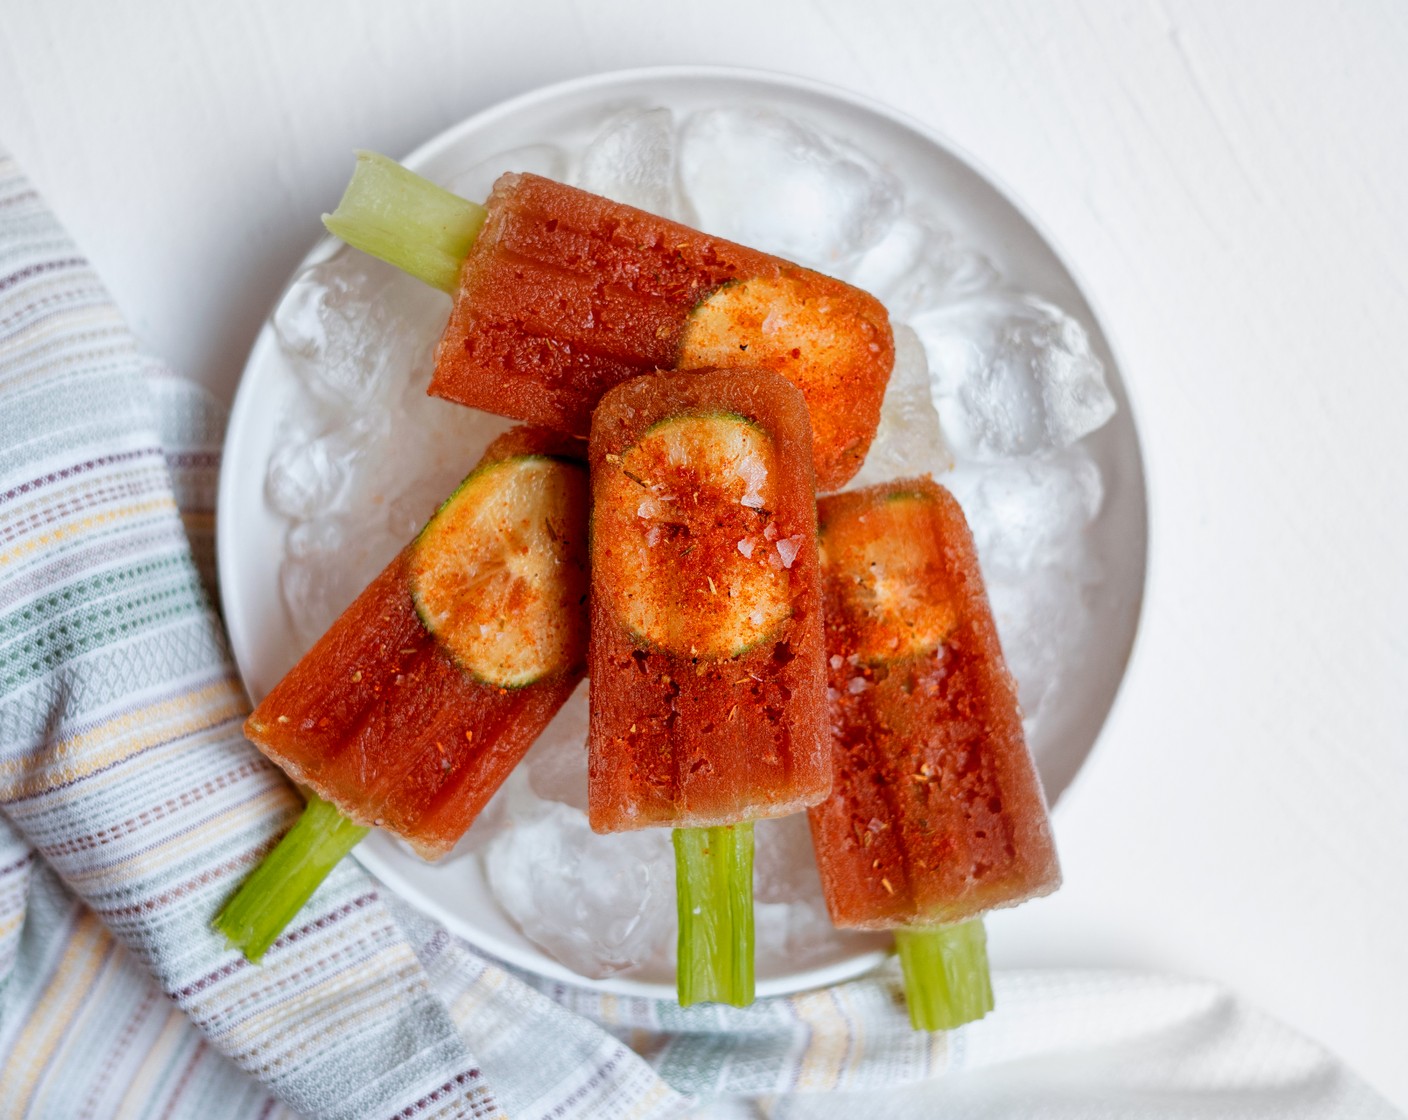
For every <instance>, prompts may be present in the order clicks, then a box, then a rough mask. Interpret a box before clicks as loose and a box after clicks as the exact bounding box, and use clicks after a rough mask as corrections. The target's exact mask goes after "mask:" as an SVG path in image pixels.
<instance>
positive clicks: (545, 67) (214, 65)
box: [0, 0, 1408, 1106]
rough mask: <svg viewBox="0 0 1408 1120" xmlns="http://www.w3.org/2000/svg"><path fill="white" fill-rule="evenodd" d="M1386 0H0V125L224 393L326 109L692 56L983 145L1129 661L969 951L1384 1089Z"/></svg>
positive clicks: (281, 264)
mask: <svg viewBox="0 0 1408 1120" xmlns="http://www.w3.org/2000/svg"><path fill="white" fill-rule="evenodd" d="M1405 59H1408V5H1405V4H1403V3H1397V2H1392V0H1362V2H1360V3H1356V4H1347V3H1339V4H1335V3H1329V2H1323V0H1322V2H1314V0H1266V2H1255V3H1231V2H1228V0H1197V2H1192V0H1189V2H1174V0H1169V2H1167V3H1157V2H1150V3H1134V2H1129V3H1125V2H1118V0H1112V2H1108V3H1096V2H1094V0H1090V2H1087V3H1081V4H1077V3H1056V2H1051V0H1025V2H1019V0H1002V2H987V3H980V2H976V0H975V2H971V3H935V2H933V0H874V2H872V3H862V2H860V0H854V2H849V3H847V2H835V3H827V2H825V0H815V2H812V3H806V2H804V0H707V2H699V0H694V2H691V3H673V4H672V3H666V2H664V0H651V2H641V3H628V2H624V0H578V2H576V3H573V2H571V0H544V2H541V3H536V4H532V3H526V2H519V3H512V2H502V0H501V2H499V3H494V4H488V3H483V2H480V3H470V2H468V0H444V2H432V0H399V2H394V3H393V2H389V0H363V2H351V0H328V2H313V0H297V2H294V3H287V2H283V3H280V2H276V0H267V2H257V3H255V2H246V3H238V4H220V5H216V4H197V3H190V2H181V0H159V2H149V3H146V4H136V3H132V4H112V3H107V2H103V0H93V2H90V3H77V2H61V3H60V2H47V3H41V2H40V0H23V2H17V0H4V2H3V3H0V145H3V146H5V147H7V148H9V150H10V151H11V152H12V153H13V154H15V155H16V156H18V157H19V159H20V161H21V163H22V165H23V166H24V167H25V168H26V169H27V171H28V172H29V174H30V175H31V177H32V178H33V179H34V180H35V181H36V183H37V184H38V186H39V187H40V188H41V189H42V190H43V191H44V192H45V193H46V195H47V196H48V199H49V201H50V203H51V204H52V205H53V207H54V208H55V209H56V210H57V212H58V214H59V216H60V217H61V218H62V219H63V220H64V221H65V222H66V223H67V224H68V226H69V228H70V229H71V230H72V232H73V233H74V235H75V236H76V237H77V239H78V241H79V243H80V244H81V245H82V246H83V248H84V249H85V250H86V251H87V252H88V253H89V254H90V255H91V257H92V258H93V260H94V262H95V263H96V265H97V267H98V269H99V271H100V272H101V273H102V275H103V276H104V277H105V279H106V281H107V283H108V284H109V286H110V287H111V289H112V291H113V293H114V295H115V296H116V298H117V301H118V303H119V304H120V305H121V306H122V308H123V309H124V311H125V312H126V313H127V315H128V317H129V319H130V321H131V322H132V324H133V325H134V327H135V328H136V330H137V332H138V334H139V335H140V336H141V338H142V339H143V341H144V342H145V343H146V344H147V345H148V346H149V348H150V349H151V350H152V351H154V352H155V353H157V354H159V355H161V356H162V357H164V358H165V359H166V360H167V361H168V362H170V363H171V364H172V365H174V366H175V367H177V368H178V369H180V370H182V371H183V372H185V373H187V374H188V375H190V376H192V377H195V378H198V379H200V380H201V381H203V382H205V383H206V384H208V385H209V386H211V387H212V388H213V389H215V391H216V392H218V393H219V394H220V395H221V396H223V397H226V398H227V399H228V397H229V396H230V394H231V393H232V392H233V389H234V386H235V383H236V381H237V378H238V374H239V371H240V368H241V366H242V364H243V361H244V357H245V354H246V352H247V350H248V347H249V345H250V344H251V342H252V341H253V339H254V336H255V333H256V331H257V328H258V326H259V324H260V322H261V320H262V318H263V316H264V314H265V313H266V311H267V310H268V308H269V306H270V304H271V303H272V301H273V300H274V298H275V297H276V296H277V295H278V293H279V290H280V288H281V287H282V284H283V282H284V279H285V278H286V276H287V274H288V272H289V271H290V270H291V268H292V267H293V265H294V264H295V263H296V261H297V260H298V259H299V258H300V257H301V256H302V255H303V253H304V252H305V251H306V249H307V248H308V247H309V246H310V244H311V243H312V242H313V240H314V239H315V238H316V236H317V235H318V234H319V232H320V231H319V226H318V214H319V213H321V212H322V211H323V210H326V209H330V208H331V206H332V204H333V203H334V202H335V201H336V198H337V195H338V193H339V189H340V186H341V184H342V181H343V179H344V177H345V175H346V173H347V169H348V153H349V151H350V150H351V149H352V148H354V147H370V148H376V149H379V150H384V151H390V152H404V151H408V150H409V149H410V148H412V147H413V146H415V145H416V144H417V143H419V142H420V141H421V140H423V139H424V138H426V137H428V136H430V135H431V134H433V133H435V132H438V131H439V130H440V129H442V128H444V127H445V126H447V125H449V124H451V123H453V122H455V121H457V120H459V119H460V118H462V117H464V116H466V115H468V114H470V113H472V112H474V111H476V110H478V109H480V108H483V107H484V106H486V105H488V104H490V103H492V102H494V101H497V100H499V99H501V98H503V97H505V96H508V95H511V94H515V93H519V92H522V91H525V90H528V89H531V88H533V87H535V86H538V85H542V84H545V83H548V82H552V81H556V80H559V79H562V78H568V77H574V76H577V75H581V74H587V73H592V72H595V71H600V70H610V69H618V68H626V67H635V66H644V65H655V64H662V63H712V64H732V65H743V66H754V67H762V68H768V69H776V70H785V71H790V72H792V73H796V74H801V75H804V76H807V77H812V78H817V79H821V80H825V81H830V82H833V83H836V84H839V85H842V86H845V87H848V88H850V89H853V90H856V91H858V92H861V93H864V94H868V95H870V96H872V97H875V98H878V99H879V100H882V101H885V102H888V103H889V104H891V105H893V106H895V107H896V108H899V109H901V110H904V111H906V112H908V113H910V114H912V115H913V116H915V117H917V118H918V119H919V120H921V121H922V122H924V123H926V124H928V125H929V126H931V127H933V128H935V129H937V130H938V131H939V132H940V133H941V134H943V135H945V136H947V137H949V138H950V139H952V140H953V141H955V142H956V143H957V144H958V145H960V146H961V147H963V148H965V149H967V150H968V151H970V152H972V153H973V154H974V155H975V156H976V157H977V159H978V160H979V161H980V162H981V163H982V164H984V165H986V166H987V167H988V168H989V169H991V170H992V171H993V172H994V173H995V174H996V176H997V177H998V178H999V179H1000V180H1001V181H1004V182H1005V183H1006V184H1007V185H1008V186H1009V187H1010V188H1011V189H1012V190H1013V192H1014V193H1015V194H1016V195H1017V197H1018V198H1020V199H1021V200H1023V201H1024V202H1025V203H1026V205H1027V206H1028V207H1029V208H1030V209H1031V211H1032V212H1033V213H1034V214H1035V215H1036V216H1037V217H1038V219H1039V220H1040V221H1041V222H1042V223H1043V224H1044V225H1045V227H1046V228H1047V229H1048V230H1049V231H1050V232H1051V233H1052V234H1053V235H1054V238H1055V240H1056V242H1057V244H1058V245H1060V246H1061V247H1062V249H1063V250H1064V251H1065V253H1066V254H1067V256H1068V258H1069V259H1070V260H1071V261H1072V262H1073V263H1074V265H1075V267H1076V270H1077V272H1078V273H1079V274H1080V276H1081V278H1082V280H1083V283H1084V285H1085V287H1086V291H1087V294H1088V295H1089V297H1090V298H1091V301H1092V303H1093V304H1094V305H1095V307H1096V309H1097V312H1098V313H1099V314H1100V315H1101V318H1102V321H1103V323H1104V326H1105V328H1106V331H1107V332H1108V334H1109V335H1110V336H1111V338H1112V340H1113V342H1114V344H1115V346H1116V348H1117V349H1118V350H1119V352H1120V353H1121V356H1122V358H1123V360H1124V375H1125V379H1126V383H1127V385H1128V387H1129V390H1130V393H1131V395H1132V397H1133V399H1134V405H1135V409H1136V415H1137V420H1138V422H1139V425H1140V430H1141V434H1142V438H1143V441H1144V452H1145V456H1146V467H1147V470H1148V474H1149V486H1150V498H1151V524H1152V550H1151V563H1150V581H1149V586H1148V593H1147V598H1146V604H1145V614H1144V619H1143V623H1142V627H1141V632H1140V636H1139V640H1138V644H1137V647H1136V650H1135V655H1134V660H1133V662H1132V664H1131V667H1130V672H1129V676H1128V678H1127V680H1126V684H1125V687H1124V691H1123V693H1122V695H1121V698H1120V700H1119V702H1118V704H1117V706H1116V709H1115V712H1114V715H1113V717H1112V718H1111V721H1110V722H1109V724H1108V725H1107V727H1106V730H1105V733H1104V735H1103V736H1102V738H1101V741H1100V744H1099V745H1098V747H1097V750H1096V753H1095V754H1094V755H1093V756H1092V758H1091V760H1090V762H1089V763H1088V765H1087V767H1086V769H1085V770H1084V771H1083V772H1082V774H1081V776H1080V777H1079V778H1078V779H1077V781H1076V783H1075V785H1074V786H1073V787H1072V788H1071V789H1070V791H1069V792H1068V793H1067V795H1066V797H1065V799H1064V800H1063V802H1062V804H1061V806H1060V809H1059V812H1058V814H1057V822H1056V823H1057V831H1058V838H1059V841H1060V844H1061V850H1062V857H1063V864H1064V866H1065V869H1066V873H1067V884H1066V886H1065V888H1064V889H1063V891H1062V892H1061V893H1060V894H1058V895H1057V896H1055V897H1053V898H1051V899H1049V900H1045V901H1042V902H1040V903H1035V904H1032V905H1030V906H1027V907H1024V908H1023V909H1022V910H1020V911H1017V912H1014V913H1012V914H1010V915H1002V916H1000V917H999V918H997V919H994V921H993V923H992V925H993V934H994V943H993V956H994V960H995V963H996V964H997V965H998V966H1005V965H1014V964H1061V963H1079V964H1097V965H1111V966H1127V967H1139V968H1146V967H1155V968H1163V969H1171V970H1176V971H1179V972H1184V973H1190V974H1195V975H1200V976H1207V977H1212V978H1215V979H1218V980H1220V981H1223V982H1225V983H1226V984H1228V985H1230V986H1231V987H1232V988H1234V989H1235V990H1237V991H1238V992H1239V993H1240V994H1242V995H1244V996H1246V997H1248V998H1250V999H1252V1000H1254V1001H1256V1002H1258V1003H1260V1004H1262V1005H1263V1006H1265V1007H1266V1008H1268V1009H1269V1010H1271V1011H1272V1012H1274V1013H1275V1014H1277V1015H1279V1016H1281V1017H1282V1018H1284V1019H1286V1020H1288V1021H1290V1022H1292V1023H1294V1024H1296V1025H1298V1026H1299V1027H1301V1028H1302V1029H1303V1030H1305V1031H1306V1032H1308V1033H1310V1034H1312V1035H1314V1036H1316V1037H1318V1038H1320V1039H1321V1040H1323V1041H1325V1042H1326V1043H1327V1044H1329V1045H1330V1046H1331V1047H1332V1048H1333V1049H1334V1050H1335V1051H1337V1052H1338V1053H1339V1054H1341V1055H1342V1056H1344V1057H1345V1058H1346V1059H1347V1060H1348V1061H1349V1062H1350V1063H1351V1064H1352V1065H1353V1066H1354V1067H1355V1068H1357V1069H1358V1070H1359V1071H1360V1072H1362V1073H1363V1074H1364V1075H1365V1076H1367V1077H1368V1078H1369V1079H1370V1080H1371V1081H1372V1082H1373V1083H1374V1084H1376V1085H1377V1086H1379V1087H1380V1088H1381V1089H1382V1090H1383V1091H1384V1092H1385V1093H1386V1094H1388V1095H1389V1096H1390V1098H1391V1099H1393V1100H1394V1101H1395V1102H1396V1103H1397V1104H1399V1105H1400V1106H1408V1062H1405V1061H1404V1056H1403V1054H1404V1045H1405V1043H1408V590H1405V579H1408V533H1405V530H1404V521H1405V519H1408V481H1405V480H1408V465H1405V454H1404V450H1403V441H1402V440H1401V439H1399V438H1396V437H1397V436H1398V433H1399V431H1400V430H1401V429H1402V428H1403V426H1404V418H1405V416H1408V359H1405V343H1408V263H1405V262H1408V218H1405V216H1404V215H1405V205H1408V204H1405V195H1404V192H1405V187H1408V66H1405V64H1404V60H1405Z"/></svg>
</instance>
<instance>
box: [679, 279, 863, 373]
mask: <svg viewBox="0 0 1408 1120" xmlns="http://www.w3.org/2000/svg"><path fill="white" fill-rule="evenodd" d="M844 326H848V324H838V315H837V313H836V309H835V308H834V307H833V306H832V304H831V302H830V301H829V300H827V299H825V298H823V297H819V296H818V295H817V294H816V292H814V291H813V290H812V288H811V286H810V285H808V284H807V283H805V282H804V280H803V279H802V278H800V277H796V276H778V277H763V276H755V277H752V278H751V279H748V280H738V281H734V282H731V283H728V284H724V285H723V286H721V287H719V288H716V289H715V290H714V291H713V292H712V293H710V295H709V297H708V298H707V299H705V300H703V301H701V302H700V303H699V304H698V305H697V306H696V307H695V308H694V310H693V311H691V312H690V314H689V319H688V321H687V322H686V323H685V329H684V335H683V336H682V337H681V339H680V359H679V362H678V363H677V364H678V366H679V368H680V369H699V368H704V367H706V366H737V365H739V364H740V363H741V362H747V364H749V365H754V366H763V367H766V368H768V369H773V370H777V371H778V372H781V373H783V374H785V375H786V376H787V378H788V379H789V380H790V381H792V383H793V384H794V385H796V386H797V387H798V388H799V389H801V390H802V391H803V392H806V391H807V390H808V389H809V388H810V387H812V386H820V385H826V384H829V383H830V382H831V381H832V380H834V378H835V377H836V370H837V359H838V358H841V357H843V356H844V355H843V354H842V353H839V352H840V351H844V350H847V349H848V348H849V347H850V345H851V344H852V343H851V340H850V338H849V332H847V331H846V330H844V329H842V328H843V327H844Z"/></svg>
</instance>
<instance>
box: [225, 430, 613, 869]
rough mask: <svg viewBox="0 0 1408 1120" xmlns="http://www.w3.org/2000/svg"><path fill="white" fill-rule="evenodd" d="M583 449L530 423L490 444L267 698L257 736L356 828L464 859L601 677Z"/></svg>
mask: <svg viewBox="0 0 1408 1120" xmlns="http://www.w3.org/2000/svg"><path fill="white" fill-rule="evenodd" d="M574 442H576V443H577V449H576V450H575V451H574V448H573V447H572V446H571V445H572V444H573V443H574ZM580 446H581V445H580V443H579V442H577V441H572V440H570V439H568V438H567V437H564V436H562V435H560V434H557V433H554V432H549V431H544V430H537V429H524V428H518V429H514V430H512V431H510V432H508V433H506V434H505V435H504V436H502V437H500V438H499V439H498V440H496V441H495V442H494V443H493V444H491V445H490V447H489V449H488V451H486V452H485V455H484V457H483V458H482V459H481V460H480V463H479V465H478V466H477V467H476V468H475V470H474V472H473V473H472V474H471V475H470V476H469V478H467V479H466V480H465V482H464V483H463V484H462V485H461V486H460V488H459V490H457V491H456V493H455V495H454V496H453V497H452V498H451V499H450V500H449V501H447V502H446V503H445V505H444V506H442V507H441V510H440V511H439V512H438V513H437V514H436V516H435V517H434V518H432V520H431V522H430V524H429V525H427V527H426V529H425V530H424V531H423V532H422V533H421V535H420V536H419V537H418V538H417V539H416V540H415V541H413V542H412V543H411V544H409V545H407V546H406V548H404V549H403V550H402V551H401V552H400V553H399V554H398V555H397V556H396V558H395V559H394V560H392V561H391V563H390V564H388V565H387V566H386V568H385V569H384V570H383V571H382V572H381V574H380V575H378V576H377V577H376V579H375V580H373V581H372V583H371V585H370V586H368V587H367V589H366V590H365V591H363V592H362V594H361V595H359V596H358V597H357V599H356V600H355V601H354V602H353V603H352V605H351V606H350V607H348V608H347V610H346V611H345V612H343V614H342V615H341V616H340V617H339V618H338V619H337V621H336V622H334V623H333V625H332V627H331V629H329V630H328V632H327V633H326V634H325V635H323V637H322V638H321V639H319V641H318V642H317V644H315V645H314V646H313V648H312V649H311V650H310V651H309V652H308V653H307V654H306V655H305V656H304V657H303V659H302V660H301V661H299V663H298V664H297V665H296V666H294V668H293V669H292V670H291V671H290V672H289V673H288V674H287V675H286V676H285V677H284V678H283V680H281V681H280V682H279V683H278V684H277V685H276V686H275V687H274V690H273V691H272V692H270V693H269V695H268V696H266V697H265V698H264V700H263V702H262V703H260V704H259V706H258V707H257V708H256V709H255V711H254V713H253V714H252V715H251V716H250V718H249V721H248V722H247V724H246V726H245V731H246V734H247V735H248V736H249V738H250V739H251V740H252V741H253V742H254V743H256V744H257V745H258V746H259V748H260V749H261V750H262V751H263V752H264V753H265V754H266V755H268V756H269V758H270V759H272V760H273V761H274V762H275V763H277V764H278V765H279V766H280V767H281V768H282V769H283V770H284V771H285V772H286V773H288V775H289V776H290V777H291V778H293V780H294V781H296V782H299V783H301V784H303V785H306V786H308V787H310V788H311V789H312V790H314V791H315V792H316V793H317V794H319V795H320V796H321V797H323V798H324V799H326V800H327V801H330V802H332V803H333V804H334V805H336V806H337V808H338V809H339V810H340V811H341V812H342V814H343V815H344V816H345V817H347V818H349V819H350V820H353V821H355V822H357V823H358V824H363V825H376V826H379V827H382V828H385V829H388V830H389V831H391V832H394V833H396V834H397V835H399V836H401V837H402V838H403V839H405V840H407V841H408V842H409V843H410V844H411V845H412V846H413V847H415V848H416V850H417V851H418V852H419V853H420V854H422V855H423V856H426V857H427V858H436V857H438V856H441V855H444V854H445V853H446V852H447V851H449V849H450V848H451V847H452V846H453V844H454V843H455V841H456V840H458V839H459V837H460V836H461V835H463V833H464V832H465V830H466V829H467V828H468V827H469V826H470V824H471V823H473V821H474V818H475V817H476V816H477V815H478V814H479V812H480V811H481V810H482V809H483V808H484V805H485V804H486V803H487V802H488V800H489V798H490V797H491V796H492V795H493V793H494V791H495V790H496V789H498V787H499V786H500V785H501V784H502V782H503V781H504V779H505V778H506V777H507V776H508V774H509V771H510V770H512V768H513V766H514V765H515V764H516V763H517V762H518V760H519V759H520V758H521V757H522V756H523V754H524V752H525V751H526V750H527V749H528V747H529V746H530V745H531V743H532V742H533V740H534V739H535V738H536V737H537V736H538V734H539V732H541V730H542V729H543V727H545V726H546V725H547V723H548V721H549V720H550V719H551V718H552V716H553V715H554V713H556V711H557V710H558V708H559V707H561V706H562V704H563V702H564V701H565V700H566V699H567V697H568V696H569V695H571V693H572V690H573V689H574V688H575V687H576V685H577V683H578V682H579V681H580V680H581V678H582V675H583V672H584V670H585V655H586V597H587V589H588V585H587V573H586V532H587V529H586V521H587V496H588V494H587V487H588V483H587V478H586V470H585V468H584V466H583V465H582V464H581V463H580V461H573V460H572V459H570V458H568V457H567V456H568V455H569V454H573V453H575V454H576V455H578V456H580ZM507 604H512V607H511V608H509V607H507V606H506V605H507Z"/></svg>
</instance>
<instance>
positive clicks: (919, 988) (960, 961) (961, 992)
mask: <svg viewBox="0 0 1408 1120" xmlns="http://www.w3.org/2000/svg"><path fill="white" fill-rule="evenodd" d="M895 942H896V944H897V945H898V946H899V950H900V965H901V967H902V968H903V970H904V992H905V997H906V999H908V1001H909V1021H910V1024H911V1025H912V1026H913V1027H914V1029H915V1030H917V1031H939V1030H951V1029H952V1028H953V1027H961V1026H962V1025H963V1024H964V1023H971V1022H972V1021H973V1020H975V1019H981V1018H982V1017H983V1016H984V1015H986V1014H987V1013H988V1012H989V1011H991V1010H992V1006H993V1004H992V979H991V977H990V976H989V975H988V935H987V931H986V930H984V929H983V921H982V919H981V918H975V919H974V920H973V921H971V922H964V923H962V924H961V925H956V926H930V927H923V926H914V927H911V928H909V929H897V930H895Z"/></svg>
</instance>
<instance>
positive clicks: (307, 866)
mask: <svg viewBox="0 0 1408 1120" xmlns="http://www.w3.org/2000/svg"><path fill="white" fill-rule="evenodd" d="M368 831H369V830H368V829H366V828H363V827H362V826H361V825H358V824H353V823H352V822H351V821H349V820H348V819H347V818H346V817H344V816H343V815H342V814H341V813H340V812H338V810H337V807H336V806H335V805H332V804H330V803H329V802H327V801H324V800H323V799H322V798H321V797H318V796H316V795H315V796H313V797H311V798H310V799H309V801H308V805H307V807H306V808H305V809H304V810H303V815H302V816H301V817H299V818H298V821H297V823H295V824H294V826H293V827H292V828H291V829H289V830H288V832H287V833H286V834H285V835H284V838H283V839H282V840H280V841H279V842H278V844H277V845H276V846H275V847H274V849H273V851H271V852H270V853H269V854H268V855H267V856H265V857H264V859H263V861H262V862H261V863H260V864H259V866H258V867H256V868H255V869H254V873H253V874H251V875H250V877H249V878H248V879H246V880H245V881H244V882H243V883H242V884H241V885H240V889H239V890H238V891H236V892H235V894H234V896H233V897H232V898H231V899H230V901H229V902H227V903H225V905H224V907H223V908H222V909H221V911H220V913H219V914H217V915H216V916H215V921H214V922H212V923H211V924H212V925H213V926H214V928H215V929H217V930H218V931H219V932H221V933H223V934H224V935H225V938H226V941H227V942H228V943H229V946H230V948H232V949H239V950H240V951H241V952H243V953H244V955H245V957H246V958H247V959H249V960H251V961H256V962H257V961H258V960H259V959H260V958H261V957H263V956H264V953H265V952H266V951H267V950H268V948H269V946H270V945H272V944H273V943H274V942H275V941H276V940H278V937H279V935H280V934H281V933H283V931H284V928H285V927H286V926H287V925H288V924H289V922H291V921H293V919H294V917H295V916H296V915H297V914H298V912H299V911H300V910H302V909H303V904H304V903H306V902H307V901H308V899H309V898H311V897H312V896H313V892H314V891H315V890H317V889H318V886H319V884H321V883H322V881H323V880H324V879H326V878H327V877H328V874H329V872H331V871H332V869H333V868H334V867H336V866H337V863H338V861H339V860H341V859H342V857H343V856H345V855H346V854H347V853H348V852H350V851H351V850H352V849H353V848H354V847H356V845H357V842H358V841H359V840H361V839H362V837H363V836H365V835H366V834H367V832H368Z"/></svg>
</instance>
